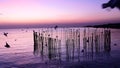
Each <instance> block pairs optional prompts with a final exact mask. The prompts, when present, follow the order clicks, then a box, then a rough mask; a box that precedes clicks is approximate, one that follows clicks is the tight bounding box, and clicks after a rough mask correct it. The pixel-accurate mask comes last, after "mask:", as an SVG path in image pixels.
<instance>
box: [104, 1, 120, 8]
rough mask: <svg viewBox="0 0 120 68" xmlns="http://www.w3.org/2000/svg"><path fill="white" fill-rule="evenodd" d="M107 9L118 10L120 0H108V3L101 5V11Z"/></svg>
mask: <svg viewBox="0 0 120 68" xmlns="http://www.w3.org/2000/svg"><path fill="white" fill-rule="evenodd" d="M108 7H110V8H112V9H113V8H115V7H116V8H118V9H119V10H120V0H109V2H108V3H104V4H102V8H103V9H104V8H108Z"/></svg>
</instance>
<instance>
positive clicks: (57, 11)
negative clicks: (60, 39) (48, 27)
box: [0, 0, 120, 24]
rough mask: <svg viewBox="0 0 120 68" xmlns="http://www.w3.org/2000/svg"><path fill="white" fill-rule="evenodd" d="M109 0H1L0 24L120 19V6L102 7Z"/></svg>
mask: <svg viewBox="0 0 120 68" xmlns="http://www.w3.org/2000/svg"><path fill="white" fill-rule="evenodd" d="M106 2H108V0H0V24H37V23H38V24H44V23H45V24H51V23H64V22H65V23H74V22H78V23H83V22H99V21H112V20H114V21H118V20H119V19H120V10H118V9H116V8H115V9H112V10H111V11H108V10H107V9H102V7H101V5H102V4H103V3H106Z"/></svg>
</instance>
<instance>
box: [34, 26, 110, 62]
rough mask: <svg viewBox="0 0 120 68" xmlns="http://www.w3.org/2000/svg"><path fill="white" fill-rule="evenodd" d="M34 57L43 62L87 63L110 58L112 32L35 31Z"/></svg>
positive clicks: (85, 29)
mask: <svg viewBox="0 0 120 68" xmlns="http://www.w3.org/2000/svg"><path fill="white" fill-rule="evenodd" d="M33 36H34V38H33V40H34V55H36V56H40V57H41V58H42V59H43V60H45V59H49V60H59V61H72V62H73V61H83V60H84V61H85V60H94V59H96V58H97V57H105V56H110V51H111V30H110V29H101V28H84V29H81V28H59V29H53V28H49V29H41V30H39V31H33Z"/></svg>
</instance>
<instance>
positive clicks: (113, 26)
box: [85, 23, 120, 29]
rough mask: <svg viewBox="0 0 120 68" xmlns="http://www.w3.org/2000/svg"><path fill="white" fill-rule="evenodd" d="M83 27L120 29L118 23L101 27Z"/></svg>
mask: <svg viewBox="0 0 120 68" xmlns="http://www.w3.org/2000/svg"><path fill="white" fill-rule="evenodd" d="M85 27H94V28H115V29H120V23H110V24H101V25H90V26H85Z"/></svg>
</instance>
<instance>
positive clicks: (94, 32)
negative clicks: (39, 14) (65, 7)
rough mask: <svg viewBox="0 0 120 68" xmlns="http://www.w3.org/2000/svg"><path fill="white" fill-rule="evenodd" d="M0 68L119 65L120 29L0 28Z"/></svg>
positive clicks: (106, 67) (104, 67)
mask: <svg viewBox="0 0 120 68" xmlns="http://www.w3.org/2000/svg"><path fill="white" fill-rule="evenodd" d="M5 34H7V35H5ZM6 43H7V44H8V45H9V46H10V47H6V45H7V44H6ZM0 68H120V29H112V28H91V27H90V28H89V27H82V28H81V27H71V28H20V29H18V28H17V29H0Z"/></svg>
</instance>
